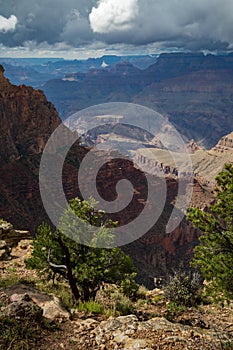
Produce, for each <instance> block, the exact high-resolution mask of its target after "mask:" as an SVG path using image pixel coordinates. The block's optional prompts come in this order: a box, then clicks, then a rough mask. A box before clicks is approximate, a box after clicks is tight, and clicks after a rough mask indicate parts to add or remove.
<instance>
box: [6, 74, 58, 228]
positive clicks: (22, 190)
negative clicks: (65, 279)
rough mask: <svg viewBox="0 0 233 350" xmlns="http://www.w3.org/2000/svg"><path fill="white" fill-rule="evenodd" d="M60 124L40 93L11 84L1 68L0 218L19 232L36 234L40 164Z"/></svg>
mask: <svg viewBox="0 0 233 350" xmlns="http://www.w3.org/2000/svg"><path fill="white" fill-rule="evenodd" d="M60 122H61V121H60V118H59V116H58V114H57V112H56V110H55V108H54V106H53V105H52V104H51V103H49V102H48V101H47V99H46V97H45V95H44V94H43V92H42V91H39V90H34V89H32V88H31V87H26V86H23V85H22V86H19V87H17V86H14V85H11V84H10V83H9V81H8V80H7V79H6V78H5V77H4V69H3V68H2V67H0V130H1V135H0V166H1V181H0V193H1V196H0V217H2V218H4V219H5V220H7V221H10V222H12V223H13V224H14V226H16V227H18V228H19V229H30V230H31V231H35V229H36V227H37V226H38V224H39V223H40V222H41V221H42V220H43V219H44V218H45V212H44V209H43V206H42V203H41V199H40V192H39V186H38V174H39V164H40V158H41V155H42V151H43V149H44V146H45V144H46V142H47V140H48V138H49V136H50V135H51V133H52V132H53V130H54V129H55V128H56V127H57V126H58V125H59V124H60Z"/></svg>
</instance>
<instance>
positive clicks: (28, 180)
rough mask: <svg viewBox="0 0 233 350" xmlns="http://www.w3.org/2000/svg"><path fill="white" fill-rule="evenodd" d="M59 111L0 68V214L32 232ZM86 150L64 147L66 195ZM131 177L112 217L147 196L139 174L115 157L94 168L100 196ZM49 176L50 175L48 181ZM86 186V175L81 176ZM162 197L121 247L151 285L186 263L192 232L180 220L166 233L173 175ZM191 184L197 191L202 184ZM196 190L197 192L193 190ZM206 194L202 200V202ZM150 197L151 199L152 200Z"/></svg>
mask: <svg viewBox="0 0 233 350" xmlns="http://www.w3.org/2000/svg"><path fill="white" fill-rule="evenodd" d="M60 122H61V121H60V119H59V116H58V114H57V112H56V110H55V109H54V107H53V105H52V104H51V103H49V102H48V101H47V100H46V98H45V96H44V94H43V93H42V92H41V91H38V90H33V89H32V88H30V87H26V86H19V87H16V86H13V85H11V84H10V83H9V81H8V80H7V79H5V78H4V75H3V69H1V70H0V123H1V125H0V126H1V138H0V161H1V182H0V193H1V196H0V217H2V218H4V219H5V220H7V221H10V222H11V223H12V224H13V225H14V226H15V227H17V228H19V229H24V230H25V229H26V230H28V229H29V230H30V231H31V232H32V233H34V232H36V229H37V227H38V225H39V224H40V223H41V222H42V221H49V219H48V217H47V215H46V213H45V210H44V208H43V204H42V201H41V198H40V192H39V177H38V174H39V164H40V159H41V155H42V152H43V148H44V146H45V144H46V142H47V140H48V138H49V136H50V135H51V133H52V132H53V131H54V129H55V128H56V127H57V126H58V125H59V124H60ZM86 152H87V150H85V149H83V148H81V147H78V146H77V147H76V146H75V147H74V148H73V149H71V151H70V152H69V154H68V156H67V159H68V161H67V162H66V163H65V166H64V169H63V186H64V190H65V193H66V196H67V198H72V197H75V196H77V195H78V171H77V169H78V167H79V162H80V159H82V157H83V156H84V155H85V153H86ZM128 177H129V179H130V180H132V182H133V185H134V187H135V191H134V198H133V201H132V203H130V205H129V206H128V207H127V209H126V210H125V211H121V212H119V213H117V214H116V215H115V216H114V217H113V219H114V220H118V221H119V223H120V225H124V224H125V223H127V222H129V221H130V220H132V219H134V218H135V217H136V216H137V215H138V213H140V212H141V210H142V209H143V206H144V204H145V201H146V198H147V187H146V185H145V177H144V176H143V174H142V173H141V172H140V171H139V170H137V169H135V168H134V167H133V165H132V162H129V161H122V160H120V159H116V161H114V162H110V164H106V165H105V166H104V167H102V168H101V169H100V171H99V174H98V177H97V184H98V189H99V192H100V193H102V195H103V197H104V198H105V199H106V200H110V201H111V200H114V198H115V197H116V184H117V183H118V181H119V180H121V179H123V178H128ZM53 183H54V179H51V185H53ZM86 184H87V186H88V174H87V176H86ZM167 188H168V190H167V201H166V205H165V208H164V212H163V214H162V215H161V217H160V219H159V220H158V222H157V223H156V224H155V226H154V227H153V228H152V229H151V230H150V231H149V232H148V233H147V234H146V235H145V236H143V237H142V238H141V239H139V240H137V241H135V242H134V243H132V244H129V245H127V246H125V247H124V250H125V251H126V252H127V253H129V254H130V255H131V256H132V257H133V259H134V261H135V264H136V265H137V267H138V271H139V281H140V282H143V283H144V284H146V285H147V286H148V287H153V277H154V276H162V277H167V276H168V274H169V272H171V270H172V269H173V268H179V267H180V266H185V267H188V261H189V259H190V256H191V255H192V249H193V246H194V245H195V244H196V243H197V237H198V232H197V231H196V230H194V229H193V228H192V227H191V226H190V225H189V224H187V223H186V222H185V221H183V222H182V223H181V224H180V225H179V227H178V228H177V229H176V230H175V231H174V232H172V233H171V234H166V233H165V231H166V229H165V228H166V224H167V221H168V219H169V216H170V214H171V212H172V210H173V205H172V202H173V201H174V199H175V196H176V193H177V181H176V179H175V178H173V179H170V178H168V179H167ZM196 188H198V191H200V193H202V192H203V198H205V195H206V194H205V191H204V189H202V188H200V187H198V184H196ZM196 193H198V192H196ZM207 198H208V196H207V197H206V198H205V199H203V202H205V200H206V199H207ZM155 200H156V199H155Z"/></svg>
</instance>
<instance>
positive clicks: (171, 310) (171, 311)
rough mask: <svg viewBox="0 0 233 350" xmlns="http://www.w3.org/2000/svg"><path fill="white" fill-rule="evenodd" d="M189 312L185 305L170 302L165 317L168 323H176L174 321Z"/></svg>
mask: <svg viewBox="0 0 233 350" xmlns="http://www.w3.org/2000/svg"><path fill="white" fill-rule="evenodd" d="M186 310H187V307H186V306H184V305H179V304H176V303H175V302H170V303H168V305H167V311H166V314H165V317H166V319H167V320H168V321H171V322H172V321H174V319H175V318H176V317H177V316H179V315H180V314H182V313H183V312H184V311H186Z"/></svg>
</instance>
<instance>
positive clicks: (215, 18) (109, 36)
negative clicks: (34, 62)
mask: <svg viewBox="0 0 233 350" xmlns="http://www.w3.org/2000/svg"><path fill="white" fill-rule="evenodd" d="M0 15H1V16H2V17H3V18H4V19H7V20H9V19H10V18H11V22H9V23H7V25H11V26H12V27H10V28H11V30H2V31H1V29H0V42H1V43H2V44H3V45H5V46H8V47H17V46H24V45H26V46H30V43H33V45H34V46H35V45H36V44H38V45H39V46H40V47H41V45H42V46H43V43H44V45H45V46H46V45H50V47H51V46H53V45H54V47H55V46H56V47H57V46H58V44H59V45H60V44H67V45H70V46H71V47H74V48H76V47H79V46H81V45H82V46H83V45H92V47H94V46H95V44H96V46H98V45H99V43H100V42H105V43H106V45H111V44H123V45H126V46H127V45H134V46H142V45H143V46H145V45H148V44H152V43H158V46H159V45H160V46H163V47H166V46H167V47H178V48H186V49H193V50H200V49H209V50H215V49H221V50H224V49H227V48H228V47H229V46H232V47H233V31H232V23H233V1H232V0H195V1H193V0H99V1H97V0H30V1H29V0H8V1H7V2H6V1H5V0H0ZM11 16H16V18H17V24H16V22H14V23H13V21H12V19H15V17H11ZM0 18H1V17H0ZM2 23H3V22H2ZM4 23H6V22H4ZM4 25H5V24H4ZM14 25H15V27H14V28H13V26H14ZM0 28H1V22H0ZM13 29H14V30H13Z"/></svg>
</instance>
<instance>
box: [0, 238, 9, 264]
mask: <svg viewBox="0 0 233 350" xmlns="http://www.w3.org/2000/svg"><path fill="white" fill-rule="evenodd" d="M10 254H11V248H10V247H9V246H8V245H7V244H6V241H0V260H10V259H11V255H10Z"/></svg>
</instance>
